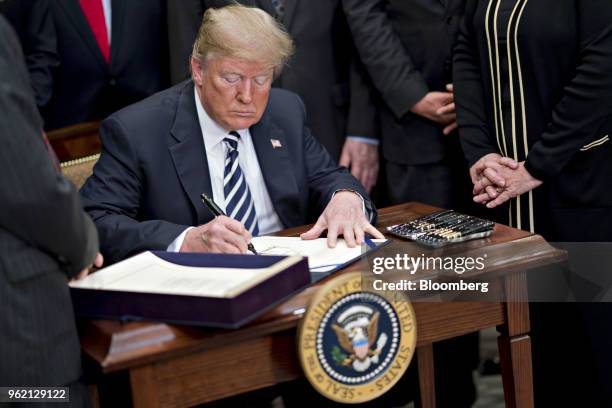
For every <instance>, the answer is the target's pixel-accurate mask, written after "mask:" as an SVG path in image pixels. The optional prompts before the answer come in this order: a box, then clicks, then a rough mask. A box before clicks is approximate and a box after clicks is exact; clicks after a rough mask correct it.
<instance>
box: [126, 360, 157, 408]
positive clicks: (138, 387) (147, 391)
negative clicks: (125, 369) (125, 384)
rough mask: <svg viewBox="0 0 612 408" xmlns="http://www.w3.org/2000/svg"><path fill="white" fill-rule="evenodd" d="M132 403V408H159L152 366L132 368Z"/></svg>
mask: <svg viewBox="0 0 612 408" xmlns="http://www.w3.org/2000/svg"><path fill="white" fill-rule="evenodd" d="M130 384H131V387H132V402H133V404H134V408H149V407H151V408H154V407H158V406H159V398H158V395H157V387H156V386H155V373H154V371H153V366H152V365H146V366H142V367H136V368H132V369H131V370H130Z"/></svg>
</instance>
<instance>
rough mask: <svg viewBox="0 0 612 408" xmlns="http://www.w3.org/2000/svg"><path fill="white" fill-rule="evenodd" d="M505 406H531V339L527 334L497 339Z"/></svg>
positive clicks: (519, 407)
mask: <svg viewBox="0 0 612 408" xmlns="http://www.w3.org/2000/svg"><path fill="white" fill-rule="evenodd" d="M498 346H499V357H500V363H501V370H502V378H503V382H504V397H505V400H506V407H510V408H532V407H533V405H534V403H533V377H532V371H531V339H530V338H529V336H528V335H524V336H520V337H515V338H509V337H507V336H500V337H499V339H498Z"/></svg>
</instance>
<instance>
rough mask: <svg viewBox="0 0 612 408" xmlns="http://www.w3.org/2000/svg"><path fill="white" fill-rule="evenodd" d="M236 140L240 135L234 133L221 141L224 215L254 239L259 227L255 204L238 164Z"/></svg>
mask: <svg viewBox="0 0 612 408" xmlns="http://www.w3.org/2000/svg"><path fill="white" fill-rule="evenodd" d="M238 139H240V135H239V134H238V133H237V132H234V131H232V132H230V133H229V135H228V136H226V137H225V138H224V139H223V141H224V142H225V144H226V145H227V156H226V157H225V171H224V172H223V192H224V194H225V213H226V214H227V216H228V217H230V218H233V219H235V220H237V221H239V222H241V223H242V225H244V227H245V228H246V229H247V230H249V232H250V233H251V235H252V236H254V237H256V236H257V235H258V234H259V227H258V226H257V214H256V213H255V202H254V201H253V196H252V195H251V190H249V185H248V184H247V182H246V179H245V177H244V174H243V173H242V169H241V168H240V165H239V164H238Z"/></svg>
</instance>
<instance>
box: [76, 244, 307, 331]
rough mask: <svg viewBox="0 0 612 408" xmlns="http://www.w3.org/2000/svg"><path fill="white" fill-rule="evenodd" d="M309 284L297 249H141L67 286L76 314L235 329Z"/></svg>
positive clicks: (305, 264)
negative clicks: (290, 252)
mask: <svg viewBox="0 0 612 408" xmlns="http://www.w3.org/2000/svg"><path fill="white" fill-rule="evenodd" d="M308 284H310V273H309V271H308V262H307V260H306V258H303V257H300V256H255V255H220V254H195V253H190V254H185V253H170V252H143V253H141V254H139V255H136V256H134V257H132V258H129V259H126V260H124V261H122V262H119V263H117V264H114V265H111V266H109V267H107V268H103V269H101V270H100V271H98V272H96V273H93V274H91V275H89V276H88V277H86V278H85V279H82V280H79V281H74V282H71V283H70V287H71V293H72V301H73V304H74V309H75V313H76V314H77V316H82V317H89V318H103V319H121V320H154V321H163V322H168V323H176V324H188V325H198V326H214V327H225V328H237V327H240V326H242V325H244V324H245V323H247V322H249V321H251V320H252V319H254V318H255V317H257V316H258V315H260V314H261V313H263V312H264V311H265V310H268V309H269V308H271V307H272V306H274V305H275V304H277V303H279V302H280V301H282V300H283V299H285V298H287V297H288V296H290V295H291V294H293V293H295V292H297V291H299V290H300V289H302V288H304V287H305V286H307V285H308Z"/></svg>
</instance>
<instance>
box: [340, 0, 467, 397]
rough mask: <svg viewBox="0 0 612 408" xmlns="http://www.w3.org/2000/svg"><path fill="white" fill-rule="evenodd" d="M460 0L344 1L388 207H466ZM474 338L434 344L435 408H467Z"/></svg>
mask: <svg viewBox="0 0 612 408" xmlns="http://www.w3.org/2000/svg"><path fill="white" fill-rule="evenodd" d="M464 3H465V1H464V0H343V5H344V10H345V12H346V15H347V19H348V22H349V26H350V27H351V31H352V33H353V36H354V39H355V44H356V46H357V49H358V50H359V55H360V56H361V59H362V61H363V63H364V65H365V66H366V68H367V70H368V73H369V74H370V76H371V78H372V81H373V82H374V85H375V86H376V89H377V90H378V93H379V95H380V111H381V129H382V136H381V143H382V152H383V156H384V158H385V159H386V161H387V164H386V170H387V191H388V194H389V197H390V199H391V202H392V203H401V202H406V201H420V202H424V203H427V204H431V205H435V206H438V207H444V208H459V209H461V210H463V211H466V210H470V209H471V208H470V207H469V206H470V203H471V187H470V185H471V183H470V181H469V178H468V177H467V176H466V174H467V164H466V163H465V161H464V159H463V155H462V153H461V146H460V144H459V137H458V134H457V132H455V131H454V130H455V129H456V123H455V107H454V101H453V93H452V85H451V84H452V67H451V50H452V47H453V44H454V42H455V38H456V36H457V33H458V28H459V21H460V19H461V16H462V15H463V13H464V11H465V4H464ZM477 350H478V347H477V336H473V335H470V336H465V337H463V338H459V339H453V340H450V341H446V342H441V343H437V344H436V347H435V352H436V359H435V360H436V361H435V362H436V385H437V387H436V390H437V393H436V402H437V403H438V406H441V407H445V406H452V407H462V406H471V404H472V403H473V401H474V398H475V390H474V385H473V382H472V370H473V369H475V368H476V366H477V364H478V353H477Z"/></svg>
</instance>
